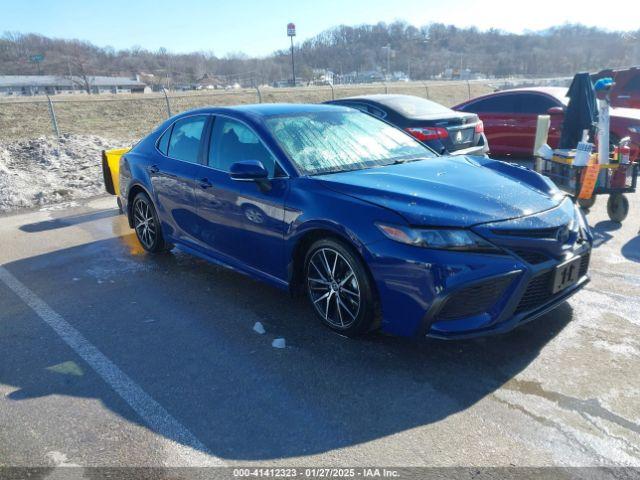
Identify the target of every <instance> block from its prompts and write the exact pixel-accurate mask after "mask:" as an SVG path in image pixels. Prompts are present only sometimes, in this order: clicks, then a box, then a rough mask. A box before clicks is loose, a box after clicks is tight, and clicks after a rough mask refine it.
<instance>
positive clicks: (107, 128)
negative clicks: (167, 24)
mask: <svg viewBox="0 0 640 480" xmlns="http://www.w3.org/2000/svg"><path fill="white" fill-rule="evenodd" d="M496 88H497V84H495V83H493V84H489V83H487V82H482V81H463V82H455V81H450V82H406V83H386V84H385V83H379V84H358V85H340V86H314V87H296V88H270V87H260V88H253V89H239V90H219V91H218V90H216V91H205V92H202V91H199V92H159V93H152V94H119V95H95V96H94V95H92V96H80V95H75V96H74V95H66V96H63V95H60V96H52V97H38V98H24V97H23V98H19V97H15V98H5V99H0V141H6V140H19V139H29V138H35V137H40V136H51V135H53V136H59V135H65V134H77V135H96V136H100V137H104V138H113V139H122V140H134V139H137V138H140V137H142V136H144V135H145V134H146V133H148V132H149V131H151V130H152V129H153V127H154V126H156V125H158V124H159V123H161V122H162V121H163V120H165V119H166V118H168V117H170V116H171V115H175V114H177V113H180V112H183V111H185V110H189V109H192V108H197V107H204V106H223V105H238V104H249V103H275V102H290V103H319V102H324V101H327V100H332V99H338V98H344V97H350V96H355V95H366V94H375V93H402V94H408V95H416V96H419V97H423V98H429V99H431V100H434V101H436V102H438V103H441V104H443V105H446V106H453V105H455V104H457V103H460V102H462V101H465V100H468V99H470V98H473V97H476V96H478V95H482V94H485V93H489V92H491V91H493V90H494V89H496Z"/></svg>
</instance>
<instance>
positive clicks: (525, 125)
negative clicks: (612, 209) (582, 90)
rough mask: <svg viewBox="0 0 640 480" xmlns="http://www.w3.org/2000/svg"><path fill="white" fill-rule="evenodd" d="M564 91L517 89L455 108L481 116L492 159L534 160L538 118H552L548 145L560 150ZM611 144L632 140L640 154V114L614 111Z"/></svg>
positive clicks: (557, 88)
mask: <svg viewBox="0 0 640 480" xmlns="http://www.w3.org/2000/svg"><path fill="white" fill-rule="evenodd" d="M566 93H567V89H566V88H564V87H532V88H516V89H513V90H503V91H500V92H495V93H490V94H488V95H484V96H482V97H477V98H474V99H472V100H469V101H467V102H464V103H461V104H460V105H457V106H455V107H453V109H454V110H460V111H462V112H473V113H476V114H478V116H479V117H480V119H481V120H482V121H483V122H484V133H485V135H486V136H487V139H488V141H489V146H490V147H491V154H492V156H505V155H507V156H511V157H521V158H522V157H526V158H531V156H532V155H533V144H534V140H535V135H536V122H537V117H538V115H545V114H548V115H550V116H551V127H550V129H549V140H548V143H549V145H550V146H551V147H552V148H557V147H558V144H559V142H560V129H561V127H562V120H563V117H564V109H565V107H566V106H567V103H568V101H569V99H568V98H567V97H565V95H566ZM610 119H611V130H610V131H611V133H610V138H611V143H617V142H618V141H619V140H620V139H621V138H624V137H631V143H632V145H631V148H632V152H631V156H632V158H637V156H638V152H639V151H640V110H636V109H631V108H612V109H611V114H610Z"/></svg>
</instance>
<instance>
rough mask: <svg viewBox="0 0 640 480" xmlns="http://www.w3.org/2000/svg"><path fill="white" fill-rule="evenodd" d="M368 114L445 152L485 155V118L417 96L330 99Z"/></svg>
mask: <svg viewBox="0 0 640 480" xmlns="http://www.w3.org/2000/svg"><path fill="white" fill-rule="evenodd" d="M326 103H329V104H333V105H343V106H345V107H351V108H355V109H357V110H360V111H362V112H365V113H368V114H369V115H372V116H374V117H376V118H379V119H382V120H384V121H386V122H388V123H390V124H392V125H394V126H395V127H398V128H401V129H402V130H405V131H406V132H408V133H410V134H411V135H412V136H413V137H414V138H416V139H417V140H419V141H420V142H422V143H423V144H425V145H426V146H428V147H429V148H431V149H432V150H434V151H435V152H437V153H439V154H441V155H446V154H450V155H485V154H486V153H487V152H488V151H489V146H488V144H487V138H486V137H485V136H484V133H483V132H484V129H483V124H482V120H480V119H479V118H478V116H477V115H475V114H473V113H462V112H456V111H454V110H451V109H450V108H447V107H445V106H443V105H440V104H439V103H436V102H432V101H431V100H427V99H425V98H420V97H415V96H413V95H365V96H359V97H349V98H341V99H339V100H332V101H330V102H326Z"/></svg>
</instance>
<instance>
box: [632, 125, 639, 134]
mask: <svg viewBox="0 0 640 480" xmlns="http://www.w3.org/2000/svg"><path fill="white" fill-rule="evenodd" d="M629 131H630V132H631V133H640V125H634V126H633V127H629Z"/></svg>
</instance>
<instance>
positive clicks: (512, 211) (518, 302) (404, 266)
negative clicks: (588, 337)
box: [118, 104, 592, 339]
mask: <svg viewBox="0 0 640 480" xmlns="http://www.w3.org/2000/svg"><path fill="white" fill-rule="evenodd" d="M118 183H119V190H118V195H119V203H120V204H121V207H122V209H123V210H124V212H126V214H127V216H128V220H129V224H130V226H131V228H133V229H134V230H135V233H136V235H137V237H138V240H139V241H140V243H141V244H142V246H143V247H144V249H145V250H147V251H148V252H151V253H157V252H162V251H166V250H169V249H171V248H173V247H174V246H176V247H178V248H180V249H182V250H184V251H187V252H189V253H192V254H194V255H198V256H201V257H204V258H205V259H208V260H210V261H213V262H216V263H219V264H222V265H224V266H227V267H229V268H232V269H234V270H236V271H239V272H242V273H244V274H247V275H249V276H252V277H254V278H257V279H260V280H262V281H265V282H268V283H270V284H272V285H275V286H277V287H280V288H282V289H285V290H288V291H290V292H291V293H292V294H294V295H295V294H304V295H306V296H307V297H308V299H309V304H310V307H311V308H312V309H313V311H314V312H315V314H316V315H317V317H318V318H319V319H320V321H321V322H323V323H324V324H325V325H326V326H328V327H329V328H331V329H333V330H335V331H338V332H340V333H341V334H343V335H348V336H355V335H358V334H362V333H365V332H368V331H372V330H382V331H384V332H387V333H390V334H395V335H407V336H408V335H419V336H431V337H437V338H447V339H449V338H462V337H469V336H476V335H484V334H489V333H497V332H504V331H507V330H510V329H512V328H514V327H516V326H518V325H520V324H522V323H524V322H527V321H529V320H532V319H534V318H536V317H538V316H540V315H542V314H543V313H545V312H547V311H549V310H550V309H552V308H554V307H556V306H557V305H559V304H560V303H562V302H563V301H565V300H566V299H567V298H568V297H569V296H570V295H572V294H574V293H575V292H576V291H578V290H579V289H580V288H581V287H583V286H584V285H585V284H586V283H587V282H588V275H587V269H588V265H589V255H590V251H591V245H592V235H591V232H590V230H589V227H588V225H587V223H586V220H585V218H584V216H583V214H582V213H581V212H580V210H579V209H577V208H576V207H575V205H574V203H573V201H572V200H571V198H569V197H567V196H565V195H564V194H563V193H562V192H560V191H559V190H558V189H557V188H556V187H555V186H554V185H553V183H552V182H551V181H550V180H548V179H546V178H545V177H542V176H540V175H538V174H537V173H535V172H532V171H530V170H527V169H525V168H522V167H519V166H516V165H512V164H507V163H503V162H499V161H493V160H491V159H488V158H481V157H466V156H455V157H442V156H438V155H437V154H435V153H434V152H433V151H432V150H430V149H428V148H426V147H425V146H423V145H422V144H421V143H420V142H418V141H417V140H415V139H414V138H413V137H412V136H410V135H409V134H407V133H405V132H403V131H401V130H399V129H396V128H394V127H392V126H391V125H389V124H387V123H385V122H383V121H380V120H378V119H376V118H373V117H372V116H370V115H367V114H365V113H362V112H359V111H357V110H354V109H351V108H345V107H341V106H334V105H282V104H271V105H247V106H238V107H227V108H214V107H211V108H203V109H198V110H192V111H188V112H184V113H182V114H179V115H176V116H174V117H172V118H170V119H169V120H167V121H166V122H164V123H163V124H162V125H160V126H159V127H158V128H157V129H156V130H155V131H153V132H152V133H151V134H149V135H148V136H147V137H146V138H144V139H143V140H141V141H140V142H139V143H138V144H137V145H136V146H135V147H133V148H132V149H131V150H130V151H128V152H126V153H125V154H124V155H123V156H122V157H121V158H120V162H119V182H118Z"/></svg>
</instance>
